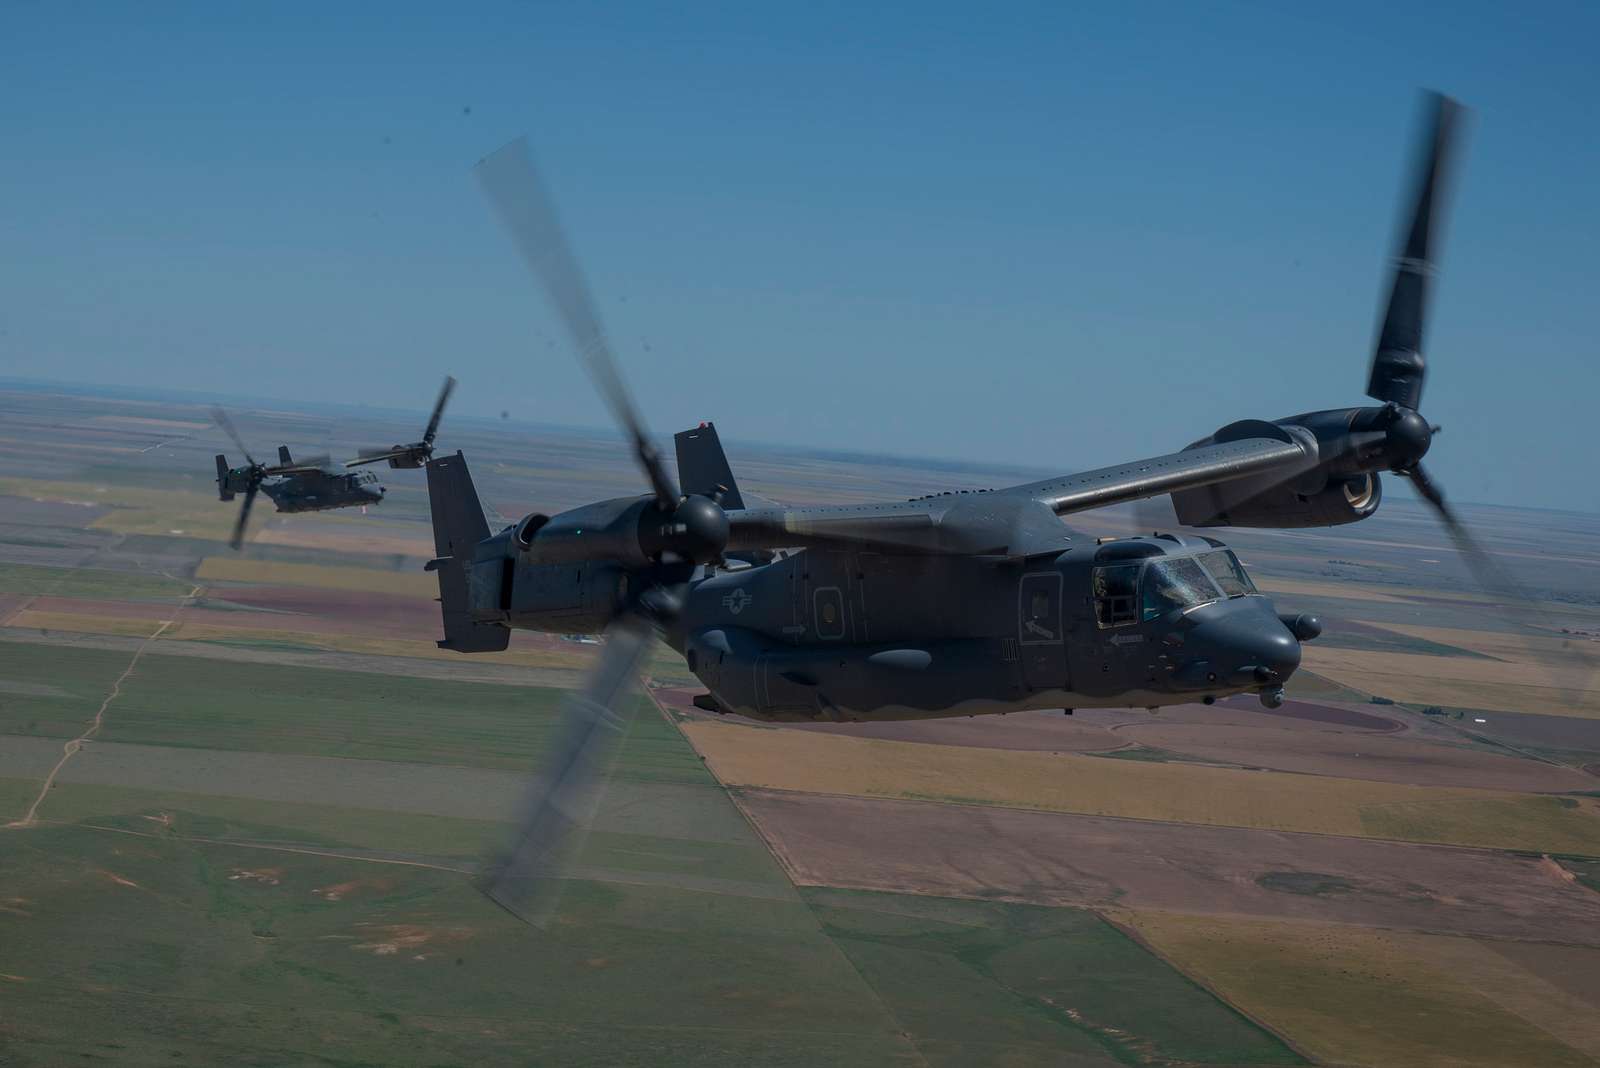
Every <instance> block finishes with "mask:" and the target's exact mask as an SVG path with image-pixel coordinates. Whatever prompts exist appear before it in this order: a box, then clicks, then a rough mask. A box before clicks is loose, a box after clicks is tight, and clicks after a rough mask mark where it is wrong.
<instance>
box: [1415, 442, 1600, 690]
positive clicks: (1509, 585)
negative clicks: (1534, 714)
mask: <svg viewBox="0 0 1600 1068" xmlns="http://www.w3.org/2000/svg"><path fill="white" fill-rule="evenodd" d="M1408 477H1409V478H1410V479H1411V484H1412V485H1413V486H1415V487H1416V490H1417V494H1418V496H1420V497H1421V498H1422V499H1423V500H1425V501H1427V502H1428V504H1430V505H1431V506H1432V507H1433V510H1434V511H1435V512H1436V513H1437V514H1438V516H1439V520H1440V521H1441V522H1442V523H1443V524H1444V528H1445V531H1446V532H1447V533H1448V534H1449V535H1450V540H1451V541H1452V542H1453V543H1454V544H1455V548H1456V552H1457V553H1459V554H1460V555H1461V559H1462V561H1463V562H1464V563H1465V564H1466V565H1467V570H1469V571H1471V572H1472V577H1473V578H1474V579H1476V580H1477V583H1478V585H1479V586H1481V587H1482V588H1483V589H1484V591H1485V592H1486V593H1489V594H1491V595H1492V596H1494V597H1495V598H1496V599H1497V600H1498V601H1499V602H1500V606H1499V607H1500V608H1501V610H1502V612H1503V613H1504V614H1505V615H1506V616H1507V618H1509V619H1510V620H1511V621H1512V622H1513V623H1516V624H1517V625H1519V626H1520V627H1523V628H1526V629H1527V630H1533V631H1538V630H1540V629H1542V628H1540V626H1539V624H1541V623H1543V622H1544V621H1545V619H1546V612H1545V610H1543V609H1541V608H1540V607H1539V602H1538V599H1537V598H1535V597H1534V596H1533V594H1531V593H1529V592H1528V591H1527V590H1526V589H1525V588H1523V586H1522V585H1521V584H1520V583H1518V582H1517V581H1516V579H1514V578H1512V577H1511V575H1510V574H1509V573H1508V572H1507V571H1506V570H1505V568H1503V567H1501V566H1500V563H1499V561H1497V560H1496V559H1495V558H1494V555H1493V554H1492V553H1490V552H1489V551H1488V550H1487V549H1484V548H1483V547H1482V546H1481V545H1479V544H1478V540H1477V539H1476V538H1474V537H1473V536H1472V532H1471V531H1470V530H1469V529H1468V528H1467V525H1466V523H1465V522H1463V521H1462V519H1461V517H1460V516H1459V515H1457V514H1456V511H1455V509H1454V508H1451V507H1450V505H1449V504H1448V503H1447V502H1446V501H1445V498H1444V491H1443V490H1441V489H1440V488H1439V484H1438V483H1436V482H1434V481H1433V479H1431V478H1429V477H1428V474H1427V472H1426V471H1424V470H1423V469H1422V466H1421V465H1420V464H1419V465H1417V466H1416V467H1414V468H1412V469H1411V471H1410V472H1409V475H1408ZM1528 652H1529V655H1530V658H1533V659H1535V661H1536V662H1537V660H1538V659H1539V657H1540V650H1539V649H1537V648H1534V647H1533V646H1532V643H1531V642H1530V643H1528ZM1583 673H1584V677H1583V678H1582V679H1581V680H1578V682H1579V684H1578V685H1576V686H1574V687H1573V688H1572V693H1571V694H1569V696H1568V703H1569V704H1573V705H1577V704H1581V703H1582V702H1583V699H1584V697H1585V695H1586V693H1587V691H1588V689H1589V676H1590V674H1591V672H1590V671H1589V670H1588V669H1587V668H1585V669H1583ZM1558 689H1561V687H1558Z"/></svg>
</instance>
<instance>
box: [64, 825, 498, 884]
mask: <svg viewBox="0 0 1600 1068" xmlns="http://www.w3.org/2000/svg"><path fill="white" fill-rule="evenodd" d="M37 822H39V823H49V824H53V825H55V826H58V827H82V828H84V829H85V830H90V831H102V832H104V833H106V834H126V835H131V836H133V837H134V838H150V839H154V840H155V841H158V842H184V843H187V844H189V845H197V846H201V845H210V846H230V847H236V848H239V849H262V850H266V851H268V852H271V853H303V854H305V855H306V856H312V857H328V858H330V859H333V860H351V861H356V862H357V863H361V864H393V865H398V866H399V867H403V868H427V869H429V870H430V871H443V872H449V873H451V874H453V875H473V874H475V872H474V871H473V870H472V869H471V868H453V867H451V866H449V865H448V864H433V863H430V862H429V861H426V860H404V859H402V858H400V857H376V856H364V855H362V854H360V853H341V852H339V851H338V850H336V849H314V848H312V847H311V846H296V845H279V844H276V843H273V842H251V841H246V840H244V839H233V838H206V837H203V836H201V835H195V834H174V833H171V832H169V833H167V834H157V833H155V832H152V831H136V830H133V829H132V828H130V827H107V826H106V825H105V824H103V823H79V822H76V821H73V820H51V819H43V820H38V821H37Z"/></svg>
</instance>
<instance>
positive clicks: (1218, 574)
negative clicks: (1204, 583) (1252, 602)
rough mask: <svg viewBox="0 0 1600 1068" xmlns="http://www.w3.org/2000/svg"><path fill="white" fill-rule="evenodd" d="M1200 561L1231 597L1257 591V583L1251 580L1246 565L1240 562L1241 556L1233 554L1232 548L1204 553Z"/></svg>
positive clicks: (1245, 595)
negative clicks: (1246, 571)
mask: <svg viewBox="0 0 1600 1068" xmlns="http://www.w3.org/2000/svg"><path fill="white" fill-rule="evenodd" d="M1200 563H1201V564H1203V565H1204V566H1205V569H1206V571H1208V572H1209V573H1210V574H1211V577H1212V578H1214V579H1216V580H1217V585H1218V586H1220V587H1221V588H1222V592H1223V593H1225V594H1227V595H1228V596H1229V597H1247V596H1249V595H1250V594H1252V593H1255V592H1256V584H1255V583H1254V582H1251V581H1250V576H1249V575H1248V574H1246V573H1245V570H1244V565H1243V564H1241V563H1239V558H1238V557H1237V556H1235V555H1233V550H1232V549H1218V550H1217V551H1216V552H1214V553H1202V554H1201V556H1200Z"/></svg>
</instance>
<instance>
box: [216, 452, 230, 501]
mask: <svg viewBox="0 0 1600 1068" xmlns="http://www.w3.org/2000/svg"><path fill="white" fill-rule="evenodd" d="M217 496H218V497H221V498H222V499H223V500H225V501H231V500H233V487H232V486H230V485H228V458H227V457H226V456H224V455H223V454H222V453H220V452H219V453H217Z"/></svg>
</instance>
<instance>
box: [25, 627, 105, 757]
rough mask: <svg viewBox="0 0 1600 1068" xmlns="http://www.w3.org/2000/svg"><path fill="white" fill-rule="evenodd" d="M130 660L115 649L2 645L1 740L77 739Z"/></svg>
mask: <svg viewBox="0 0 1600 1068" xmlns="http://www.w3.org/2000/svg"><path fill="white" fill-rule="evenodd" d="M131 656H132V654H130V653H128V652H125V651H122V650H119V649H78V648H73V647H71V646H65V645H43V644H36V643H31V642H10V641H0V735H6V734H18V735H35V736H38V737H43V738H76V737H77V736H78V735H79V734H81V733H83V730H84V728H85V727H87V726H88V725H89V721H90V720H92V719H93V718H94V714H95V711H96V710H97V709H98V708H99V707H100V703H101V702H102V701H104V700H105V698H106V694H108V693H110V692H111V684H112V683H113V682H115V681H116V679H117V677H118V676H119V675H121V674H122V673H123V671H125V670H127V667H128V660H129V659H130V658H131Z"/></svg>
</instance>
